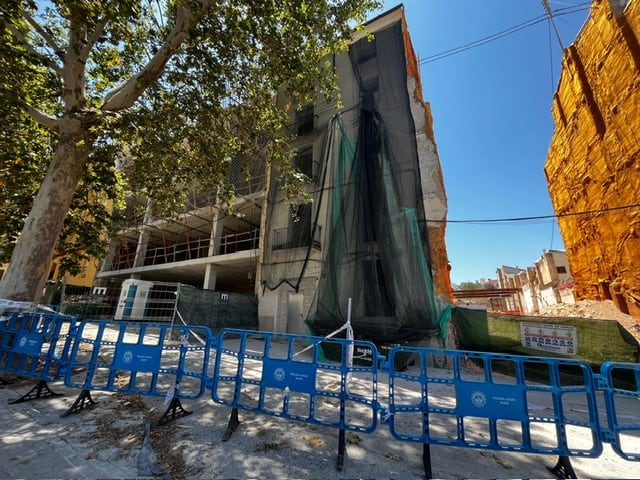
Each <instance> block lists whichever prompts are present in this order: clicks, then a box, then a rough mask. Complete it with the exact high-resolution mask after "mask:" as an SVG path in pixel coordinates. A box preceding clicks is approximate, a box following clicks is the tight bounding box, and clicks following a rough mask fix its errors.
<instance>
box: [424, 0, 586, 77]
mask: <svg viewBox="0 0 640 480" xmlns="http://www.w3.org/2000/svg"><path fill="white" fill-rule="evenodd" d="M590 4H591V2H584V3H580V4H577V5H574V6H571V7H565V8H559V9H556V10H554V11H553V15H554V16H556V17H560V16H563V15H570V14H572V13H577V12H582V11H584V10H588V9H589V7H588V5H590ZM548 19H549V17H548V16H547V14H546V13H545V14H544V15H539V16H537V17H534V18H532V19H529V20H527V21H525V22H522V23H519V24H518V25H514V26H512V27H509V28H507V29H505V30H502V31H500V32H497V33H494V34H492V35H489V36H487V37H484V38H481V39H479V40H476V41H474V42H471V43H467V44H465V45H461V46H459V47H456V48H451V49H449V50H445V51H443V52H440V53H436V54H435V55H431V56H428V57H425V58H423V59H421V60H420V62H419V65H426V64H427V63H432V62H436V61H438V60H442V59H443V58H446V57H449V56H451V55H455V54H457V53H462V52H464V51H467V50H470V49H472V48H475V47H480V46H482V45H485V44H487V43H490V42H493V41H494V40H498V39H500V38H503V37H506V36H507V35H511V34H512V33H516V32H518V31H520V30H524V29H525V28H529V27H532V26H533V25H537V24H538V23H541V22H544V21H545V20H548Z"/></svg>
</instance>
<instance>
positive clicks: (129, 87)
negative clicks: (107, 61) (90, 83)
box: [100, 2, 206, 112]
mask: <svg viewBox="0 0 640 480" xmlns="http://www.w3.org/2000/svg"><path fill="white" fill-rule="evenodd" d="M204 3H206V2H204ZM204 11H205V8H203V6H202V5H201V6H200V8H199V10H198V11H197V12H195V13H194V12H190V11H188V10H186V9H185V8H184V7H178V11H177V14H176V23H175V25H174V27H173V29H172V30H171V33H170V34H169V36H168V37H167V40H166V41H165V42H164V44H163V45H162V47H160V49H158V51H157V52H156V54H155V55H154V56H153V57H152V58H151V60H149V62H148V63H147V64H146V65H145V66H144V67H143V68H142V70H140V71H139V72H138V73H136V74H135V75H133V76H131V77H130V78H129V79H128V80H126V81H125V82H124V83H121V84H120V85H118V86H117V87H115V88H114V89H113V90H111V91H110V92H109V93H108V94H107V95H106V96H105V99H104V103H103V104H102V107H100V108H101V110H103V111H105V110H109V111H112V112H117V111H120V110H124V109H126V108H129V107H130V106H131V105H133V104H134V102H135V101H136V100H137V99H138V97H139V96H140V95H142V93H143V92H144V91H145V89H146V88H147V87H148V86H149V85H150V84H152V83H153V82H155V81H156V80H157V79H158V78H159V77H160V75H162V73H163V71H164V67H165V65H166V64H167V62H168V61H169V59H170V58H171V56H172V55H173V54H174V53H175V52H176V51H177V50H178V48H179V47H180V45H181V44H182V42H183V41H184V40H185V39H186V38H187V34H188V32H189V30H190V29H191V28H192V27H193V26H194V25H195V24H196V23H197V22H198V21H199V20H200V18H201V17H202V15H203V13H204Z"/></svg>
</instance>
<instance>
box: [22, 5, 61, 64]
mask: <svg viewBox="0 0 640 480" xmlns="http://www.w3.org/2000/svg"><path fill="white" fill-rule="evenodd" d="M22 16H23V18H24V19H25V20H26V21H27V22H29V24H30V25H31V26H32V27H33V28H34V29H35V31H36V32H38V34H39V35H40V36H41V37H42V39H43V40H44V41H45V42H46V43H47V45H49V48H51V50H53V51H54V53H55V54H56V55H57V56H58V58H59V59H60V60H61V61H62V62H63V63H64V56H65V55H64V50H63V49H62V48H61V47H60V46H59V45H58V44H57V43H56V41H55V40H54V39H53V37H52V36H51V35H49V34H48V33H47V32H46V31H45V29H44V28H42V26H41V25H40V24H39V23H38V22H36V20H35V19H34V18H33V17H32V16H31V15H29V13H27V12H26V11H23V12H22Z"/></svg>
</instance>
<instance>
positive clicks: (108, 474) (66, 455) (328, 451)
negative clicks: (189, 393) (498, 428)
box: [0, 380, 640, 480]
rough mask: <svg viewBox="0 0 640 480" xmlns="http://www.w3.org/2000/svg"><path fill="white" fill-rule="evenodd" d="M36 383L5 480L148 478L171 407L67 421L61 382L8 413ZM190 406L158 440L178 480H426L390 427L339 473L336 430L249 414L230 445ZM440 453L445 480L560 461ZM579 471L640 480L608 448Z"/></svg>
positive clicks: (199, 408)
mask: <svg viewBox="0 0 640 480" xmlns="http://www.w3.org/2000/svg"><path fill="white" fill-rule="evenodd" d="M34 384H35V382H30V381H26V380H19V382H17V383H16V384H13V385H5V386H0V478H32V479H42V478H74V479H92V478H136V477H137V476H138V471H137V462H138V456H139V453H140V449H141V447H142V440H143V435H144V422H145V420H146V419H153V418H156V419H157V418H159V417H160V416H161V414H162V413H163V411H164V406H163V400H162V399H160V398H147V397H145V398H142V397H123V396H119V395H114V394H109V393H102V392H94V393H93V394H92V396H93V398H94V399H95V400H96V401H97V402H98V404H97V405H95V406H93V407H92V408H89V409H86V410H84V411H82V412H80V413H78V414H74V415H70V416H68V417H66V418H61V417H60V415H61V414H62V413H64V412H65V411H66V410H67V409H68V408H69V407H70V406H71V404H72V403H73V401H74V400H75V398H76V397H77V395H78V394H79V391H78V390H75V389H70V388H67V387H65V386H64V385H62V384H60V383H54V384H52V385H50V386H51V389H52V390H54V391H56V392H60V393H63V394H64V395H65V396H63V397H55V398H49V399H43V400H37V401H28V402H26V403H21V404H16V405H9V404H8V400H9V399H14V398H17V397H19V396H21V395H22V394H24V393H26V392H27V391H28V390H29V388H30V387H31V386H32V385H34ZM639 403H640V402H639ZM183 405H184V407H185V409H187V410H190V411H193V414H192V415H189V416H186V417H183V418H179V419H178V420H176V421H175V422H173V423H171V424H170V425H168V426H165V427H162V428H158V429H154V430H152V435H151V440H152V444H153V448H154V452H155V453H156V454H157V457H158V465H159V466H160V467H161V468H164V469H166V470H168V471H169V472H170V476H171V478H175V479H178V478H190V479H205V478H217V479H230V478H237V479H244V478H260V479H261V480H268V479H283V478H324V479H343V478H344V479H347V478H377V479H383V478H399V479H400V478H401V479H414V478H415V479H418V478H423V466H422V446H421V445H416V444H408V443H403V442H399V441H397V440H395V439H393V438H392V437H391V434H390V433H389V431H388V429H386V428H383V427H379V428H378V429H377V430H376V431H375V432H373V433H371V434H355V433H352V432H347V435H346V438H347V452H346V458H345V460H344V469H343V471H342V472H338V471H337V470H336V468H335V463H336V453H337V443H338V432H337V431H335V430H332V429H330V428H327V427H320V426H314V425H308V424H304V423H297V422H290V421H289V422H287V421H284V420H282V419H278V418H274V417H265V416H259V415H252V414H249V413H244V412H242V411H241V412H240V420H241V423H240V426H239V427H238V429H237V431H236V432H235V433H234V434H233V436H232V437H231V439H230V440H229V441H228V442H222V441H221V438H222V435H223V433H224V431H225V429H226V426H227V422H228V418H229V414H230V410H229V409H228V408H226V407H225V406H222V405H218V404H215V403H213V402H212V401H211V399H209V398H206V397H202V398H201V399H199V400H197V401H190V402H184V403H183ZM638 408H640V404H639V405H638ZM638 442H639V443H640V439H638ZM431 452H432V466H433V475H434V477H435V478H550V477H552V475H551V474H550V472H549V471H548V470H547V469H546V466H548V465H553V464H554V463H555V461H556V460H557V457H554V456H544V455H532V454H518V453H510V452H493V451H486V450H471V449H461V448H449V447H441V446H433V447H432V449H431ZM572 463H573V467H574V469H575V471H576V473H577V474H578V476H579V477H581V478H595V477H597V478H638V477H639V476H640V462H630V461H625V460H624V459H622V458H621V457H619V456H618V455H616V454H615V453H613V452H612V451H611V449H610V448H609V447H608V446H605V452H604V453H603V455H601V456H600V457H599V458H595V459H593V458H573V459H572Z"/></svg>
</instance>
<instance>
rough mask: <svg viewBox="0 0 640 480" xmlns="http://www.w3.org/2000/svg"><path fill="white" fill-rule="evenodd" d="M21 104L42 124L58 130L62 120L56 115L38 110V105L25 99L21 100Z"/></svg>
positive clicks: (55, 130)
mask: <svg viewBox="0 0 640 480" xmlns="http://www.w3.org/2000/svg"><path fill="white" fill-rule="evenodd" d="M20 105H22V106H23V107H24V109H25V110H26V111H27V112H28V113H29V115H30V116H31V118H33V119H34V120H35V121H36V122H38V123H39V124H40V125H42V126H43V127H46V128H48V129H50V130H52V131H54V132H57V131H58V128H59V124H60V120H58V119H57V118H56V117H54V116H52V115H48V114H46V113H44V112H43V111H41V110H38V109H37V108H36V107H34V106H33V105H31V104H30V103H28V102H26V101H24V100H20Z"/></svg>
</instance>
